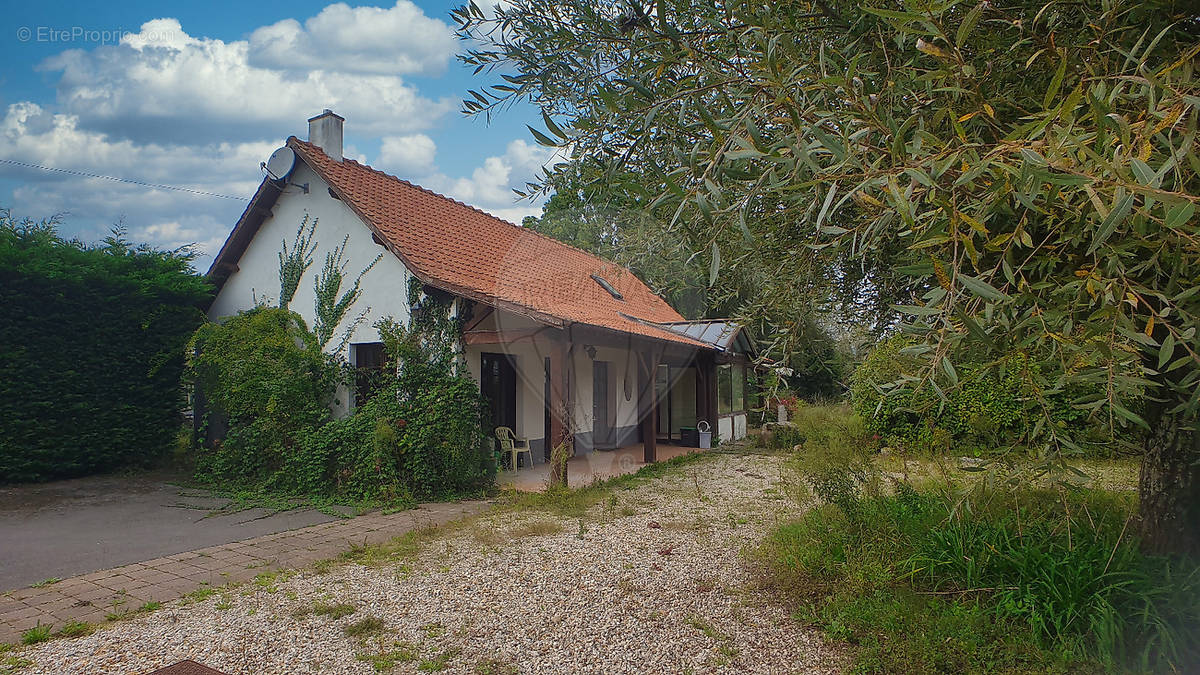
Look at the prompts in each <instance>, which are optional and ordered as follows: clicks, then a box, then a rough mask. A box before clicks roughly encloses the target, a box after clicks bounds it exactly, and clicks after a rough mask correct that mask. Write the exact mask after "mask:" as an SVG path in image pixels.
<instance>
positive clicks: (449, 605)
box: [0, 455, 843, 675]
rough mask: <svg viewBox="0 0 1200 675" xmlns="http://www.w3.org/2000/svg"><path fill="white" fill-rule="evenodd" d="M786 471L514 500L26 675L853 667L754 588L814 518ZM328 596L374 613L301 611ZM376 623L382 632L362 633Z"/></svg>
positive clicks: (62, 652) (716, 465) (171, 611)
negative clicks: (408, 549) (381, 555)
mask: <svg viewBox="0 0 1200 675" xmlns="http://www.w3.org/2000/svg"><path fill="white" fill-rule="evenodd" d="M781 476H782V464H781V461H780V460H779V459H778V458H774V457H766V456H757V455H712V456H710V457H707V458H705V460H704V461H701V462H698V463H695V464H692V465H689V466H685V467H680V468H676V469H673V470H672V471H670V472H669V473H668V474H667V475H665V476H664V477H661V478H659V479H656V480H654V481H652V482H650V483H647V484H645V485H642V486H640V487H637V488H634V489H618V490H616V491H615V492H614V493H613V495H614V497H613V498H612V499H608V500H606V501H604V502H602V503H600V504H599V505H597V506H595V507H593V508H592V509H591V510H590V511H589V512H588V514H587V516H586V517H584V518H583V519H579V518H565V517H560V516H555V515H552V514H549V513H543V512H536V511H523V512H520V513H513V512H511V511H504V510H500V511H497V512H494V513H489V514H485V515H484V516H482V517H480V518H478V519H476V520H473V521H468V522H467V523H466V524H465V525H463V526H462V527H458V528H454V529H450V530H448V531H446V532H444V533H442V534H440V535H437V536H435V537H434V538H433V539H432V541H430V542H428V543H426V544H425V545H424V546H423V547H422V549H421V550H420V552H419V553H417V554H416V555H415V556H411V557H408V558H404V559H397V560H394V561H389V562H385V563H381V564H378V565H373V566H369V567H368V566H363V565H360V564H356V563H354V564H345V565H341V566H335V567H334V568H333V569H332V571H329V572H327V573H325V574H320V573H317V572H316V571H313V570H309V571H304V572H301V573H298V574H296V575H294V576H291V577H290V578H287V579H282V580H279V581H277V582H276V583H274V584H270V585H263V584H248V585H245V586H242V587H237V588H233V589H228V590H223V591H221V592H220V593H218V594H217V595H215V596H213V597H212V598H209V599H207V600H204V601H200V602H193V603H190V604H189V603H183V602H172V603H167V604H166V605H165V606H164V607H163V608H162V609H160V610H158V611H156V612H153V613H151V614H148V615H146V616H144V617H142V618H139V619H134V620H130V621H127V622H123V623H120V624H116V625H113V626H110V627H107V628H104V629H102V630H101V631H99V632H97V633H95V634H93V635H90V636H86V637H81V638H75V639H65V640H55V641H52V642H48V643H43V644H40V645H36V646H33V647H30V648H26V649H22V650H20V651H19V652H17V653H16V654H15V656H18V657H20V658H24V659H28V660H30V661H32V662H33V665H30V666H28V667H27V668H24V669H22V670H20V671H19V672H21V673H22V674H23V675H24V674H30V675H32V674H34V673H53V674H55V675H65V674H68V673H80V674H83V673H88V674H89V675H90V674H95V673H122V674H124V673H145V672H147V671H150V670H153V669H155V668H158V667H162V666H164V665H168V664H171V663H174V662H176V661H179V660H182V659H185V658H190V659H194V660H196V661H199V662H201V663H204V664H206V665H209V666H211V667H213V668H217V669H219V670H222V671H224V672H226V673H231V674H233V673H239V674H240V673H247V674H250V673H253V674H258V673H264V674H265V673H373V672H376V668H375V664H374V663H372V662H371V661H370V660H369V657H371V656H375V655H379V654H390V655H391V657H392V658H391V660H390V663H391V664H392V665H393V668H392V671H391V672H398V673H406V672H418V669H421V670H430V669H436V668H437V667H439V666H441V667H444V672H453V673H471V672H481V673H515V672H521V673H561V672H573V673H628V672H679V673H685V672H695V673H701V672H738V673H788V672H806V673H817V672H835V671H836V670H837V669H838V665H839V664H841V663H842V662H843V660H842V659H841V658H840V655H839V653H838V651H837V650H836V649H835V648H832V647H829V646H826V645H824V644H823V643H822V641H821V639H820V638H819V637H818V636H817V635H816V634H814V633H813V632H812V631H810V630H809V629H807V628H805V627H803V626H801V625H798V624H796V623H795V622H793V621H792V620H791V619H789V618H788V614H787V611H786V610H785V609H784V608H782V607H780V606H779V605H778V604H776V603H774V602H772V599H771V598H769V597H765V596H762V595H760V594H759V593H758V592H756V591H755V590H753V588H752V581H753V580H752V579H751V578H750V575H751V571H750V569H749V568H748V567H747V565H746V563H745V558H744V556H743V550H744V549H745V548H747V547H752V546H753V545H755V543H756V542H758V541H760V540H761V538H762V537H763V536H764V535H765V533H766V532H767V531H768V530H769V529H770V527H771V526H772V525H774V524H775V523H777V522H780V521H781V520H786V519H788V518H790V517H792V516H794V515H795V513H796V512H797V511H798V508H799V507H798V506H797V505H796V504H795V502H793V501H791V500H789V499H784V498H782V492H783V491H784V489H785V486H784V485H782V484H781V482H782V479H781ZM314 602H324V603H330V604H336V603H348V604H350V605H353V606H354V607H355V610H356V611H355V612H354V613H352V614H350V615H348V616H345V617H342V618H338V619H332V618H329V617H328V616H321V615H314V614H308V615H303V614H298V613H302V612H304V610H306V609H310V608H312V607H313V604H314ZM368 617H376V618H378V619H381V620H382V621H383V628H382V630H381V631H380V632H377V633H374V634H372V635H368V636H366V637H348V636H347V635H346V634H345V627H346V626H348V625H351V624H353V623H355V622H357V621H360V620H362V619H364V618H368ZM13 655H14V654H7V655H4V656H6V657H7V656H13ZM364 659H367V660H364ZM2 664H3V661H2V660H0V672H3V665H2ZM380 665H387V663H386V662H380ZM384 670H386V668H384Z"/></svg>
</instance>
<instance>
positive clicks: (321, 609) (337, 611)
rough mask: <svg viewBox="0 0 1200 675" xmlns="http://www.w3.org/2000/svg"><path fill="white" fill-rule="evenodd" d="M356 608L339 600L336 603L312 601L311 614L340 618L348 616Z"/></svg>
mask: <svg viewBox="0 0 1200 675" xmlns="http://www.w3.org/2000/svg"><path fill="white" fill-rule="evenodd" d="M355 611H357V609H356V608H355V607H354V605H351V604H348V603H345V602H341V603H337V604H328V603H324V602H314V603H313V606H312V614H316V615H317V616H327V617H329V618H331V619H340V618H342V617H344V616H350V615H351V614H353V613H354V612H355Z"/></svg>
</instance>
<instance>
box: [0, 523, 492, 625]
mask: <svg viewBox="0 0 1200 675" xmlns="http://www.w3.org/2000/svg"><path fill="white" fill-rule="evenodd" d="M486 505H487V502H482V501H474V502H458V503H434V504H422V505H421V506H420V507H419V508H416V509H412V510H409V511H401V512H399V513H393V514H388V515H384V514H382V513H369V514H366V515H362V516H359V517H357V518H351V519H349V520H339V521H336V522H332V523H324V524H320V525H314V526H311V527H305V528H301V529H297V530H290V531H288V532H280V533H277V534H268V535H265V536H260V537H255V538H253V539H245V540H243V541H237V542H233V543H230V544H221V545H218V546H209V547H207V548H201V549H197V550H195V551H188V552H186V553H177V554H174V555H168V556H165V557H161V558H154V559H152V560H146V561H143V562H139V563H133V564H131V565H124V566H121V567H114V568H112V569H107V570H103V571H100V572H92V573H91V574H84V575H82V576H77V577H71V578H69V579H63V580H62V581H59V582H56V583H53V584H50V585H47V586H44V587H41V588H32V587H30V588H22V589H19V590H15V591H11V592H8V593H4V594H0V643H4V642H18V641H20V639H21V633H23V632H24V631H26V630H28V629H29V628H32V627H34V626H36V625H37V624H38V623H42V624H53V625H54V627H55V628H61V627H62V626H63V624H66V623H68V622H71V621H86V622H89V623H100V622H102V621H104V620H105V617H106V616H108V615H109V614H111V613H121V612H127V611H132V610H136V609H137V608H138V607H141V606H142V605H143V604H145V603H147V602H166V601H168V600H174V599H177V598H179V597H181V596H183V595H185V594H187V593H191V592H192V591H196V590H199V589H201V588H206V587H217V586H222V585H224V584H227V583H232V582H239V581H248V580H250V579H253V578H254V577H255V576H257V575H258V574H260V573H262V572H266V571H272V570H277V569H287V568H295V567H304V566H306V565H310V564H312V563H314V562H317V561H318V560H325V559H329V558H333V557H336V556H337V555H338V554H340V553H342V552H344V551H346V550H347V549H349V548H351V547H353V546H356V545H362V544H364V543H367V544H376V543H381V542H384V541H388V540H390V539H392V538H393V537H397V536H400V535H402V534H404V533H406V532H408V531H410V530H413V529H417V528H420V527H425V526H429V525H440V524H443V523H446V522H449V521H451V520H454V519H456V518H459V517H462V516H465V515H470V514H472V513H476V512H478V511H481V510H482V509H483V508H484V507H485V506H486Z"/></svg>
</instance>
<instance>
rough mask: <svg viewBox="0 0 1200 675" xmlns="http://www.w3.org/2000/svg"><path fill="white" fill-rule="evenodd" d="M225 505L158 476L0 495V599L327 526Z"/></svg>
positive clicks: (307, 516)
mask: <svg viewBox="0 0 1200 675" xmlns="http://www.w3.org/2000/svg"><path fill="white" fill-rule="evenodd" d="M228 504H229V500H227V499H223V498H220V497H215V496H213V495H212V494H211V493H208V492H206V491H204V490H196V489H192V488H182V487H179V486H178V485H175V484H173V483H172V482H171V477H170V476H165V475H140V476H101V477H91V478H79V479H75V480H66V481H57V482H54V483H44V484H39V485H19V486H13V487H0V592H3V591H7V590H12V589H15V588H23V587H25V586H29V585H31V584H35V583H38V582H40V581H43V580H45V579H48V578H51V577H59V578H66V577H71V576H75V575H79V574H86V573H89V572H95V571H98V570H103V569H108V568H110V567H116V566H119V565H126V564H129V563H134V562H140V561H143V560H148V559H151V558H158V557H161V556H166V555H172V554H175V553H183V552H184V551H191V550H193V549H198V548H204V547H207V546H216V545H219V544H227V543H230V542H234V541H240V540H242V539H248V538H251V537H258V536H261V535H265V534H273V533H276V532H283V531H285V530H291V529H295V528H298V527H307V526H309V525H316V524H318V523H325V522H329V521H332V520H335V518H334V517H332V516H329V515H326V514H323V513H321V512H319V511H315V510H312V509H303V510H300V509H297V510H293V511H284V512H280V513H272V512H269V511H267V510H265V509H250V510H245V511H237V512H232V513H218V512H216V510H219V509H222V508H223V507H225V506H227V505H228Z"/></svg>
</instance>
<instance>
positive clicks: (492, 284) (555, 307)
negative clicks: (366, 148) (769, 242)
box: [288, 137, 707, 347]
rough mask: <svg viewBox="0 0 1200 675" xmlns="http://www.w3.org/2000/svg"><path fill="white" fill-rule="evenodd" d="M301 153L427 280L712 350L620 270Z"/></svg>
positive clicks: (422, 192)
mask: <svg viewBox="0 0 1200 675" xmlns="http://www.w3.org/2000/svg"><path fill="white" fill-rule="evenodd" d="M288 145H289V146H291V147H292V149H293V150H295V151H296V152H297V153H298V154H299V155H300V156H301V157H302V158H303V159H304V160H305V161H306V162H307V163H308V164H309V165H310V166H311V167H312V168H313V169H314V170H316V171H317V173H318V174H320V175H321V177H322V178H324V179H325V180H326V181H327V182H328V183H329V184H330V185H331V186H332V187H333V189H334V190H335V191H336V192H337V193H338V194H339V195H340V196H341V197H342V198H343V199H344V200H345V201H346V202H347V204H348V205H349V206H350V207H351V208H352V209H354V210H355V211H356V212H358V214H359V215H360V216H362V217H363V218H364V219H366V220H368V221H369V222H370V224H371V225H372V226H373V227H374V228H375V230H376V231H377V232H378V233H379V234H380V235H381V236H383V237H384V238H386V239H387V240H388V243H390V244H391V245H392V248H393V250H395V251H396V252H397V253H398V254H399V256H400V257H401V259H402V260H403V261H404V263H405V264H406V265H407V266H408V267H409V268H410V269H411V270H412V272H413V273H414V274H416V275H417V276H418V277H419V278H421V279H422V280H423V281H425V282H426V283H430V284H431V285H434V286H438V287H442V288H445V289H446V290H449V291H452V292H457V293H460V294H463V295H466V296H467V297H475V298H476V299H484V300H495V301H499V302H500V303H502V304H508V305H515V306H516V307H518V308H523V309H526V310H529V312H530V313H532V314H534V315H543V316H547V317H552V318H554V319H557V320H560V321H563V322H577V323H582V324H587V325H591V326H598V327H600V328H606V329H610V330H616V331H621V332H626V333H632V334H635V335H642V336H646V337H651V338H655V339H659V340H667V341H670V342H678V343H683V344H687V345H691V346H696V347H706V346H707V345H704V344H703V343H701V342H697V341H695V340H693V339H691V338H688V337H686V336H683V335H680V334H678V333H676V332H673V331H670V330H667V329H665V328H659V327H657V326H653V325H648V324H654V323H673V322H680V321H683V317H682V316H680V315H679V313H678V312H676V311H675V310H674V309H673V308H671V306H670V305H668V304H667V303H666V301H665V300H663V299H662V298H660V297H658V296H657V295H655V294H654V292H653V291H651V290H650V289H649V287H647V286H646V285H645V284H644V283H642V281H641V280H640V279H638V278H637V277H636V276H634V274H633V273H632V272H630V271H629V270H628V269H626V268H624V267H621V266H620V265H617V264H614V263H612V262H609V261H606V260H603V259H601V258H598V257H596V256H594V255H591V254H590V253H586V252H584V251H582V250H580V249H577V248H574V247H571V246H568V245H566V244H564V243H562V242H559V241H557V240H554V239H551V238H549V237H547V236H545V235H542V234H539V233H537V232H534V231H532V230H528V229H525V228H523V227H518V226H516V225H513V224H512V223H509V222H506V221H504V220H501V219H499V218H497V217H495V216H493V215H491V214H488V213H485V212H483V211H481V210H479V209H477V208H474V207H472V206H468V205H466V204H463V203H461V202H458V201H455V200H453V199H450V198H448V197H444V196H442V195H439V194H437V193H435V192H431V191H429V190H426V189H425V188H422V187H420V186H417V185H414V184H412V183H409V182H407V181H404V180H401V179H399V178H396V177H395V176H391V175H388V174H385V173H383V172H380V171H376V170H375V169H372V168H371V167H369V166H366V165H364V164H359V163H358V162H356V161H354V160H352V159H344V160H342V161H341V162H338V161H334V160H333V159H331V158H330V157H328V156H327V155H326V154H325V153H324V152H323V151H322V150H321V149H320V148H318V147H317V146H315V145H312V144H310V143H307V142H304V141H301V140H299V139H297V138H295V137H292V138H289V139H288ZM592 275H596V276H599V277H601V278H603V279H604V280H606V281H607V282H608V283H609V284H611V285H612V287H613V288H615V289H616V290H617V292H618V293H620V294H621V296H622V298H623V299H620V300H618V299H617V298H615V297H613V296H612V295H611V294H609V292H608V291H606V290H605V289H604V288H603V287H602V286H601V285H600V284H598V283H597V282H596V281H595V280H594V279H592Z"/></svg>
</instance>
